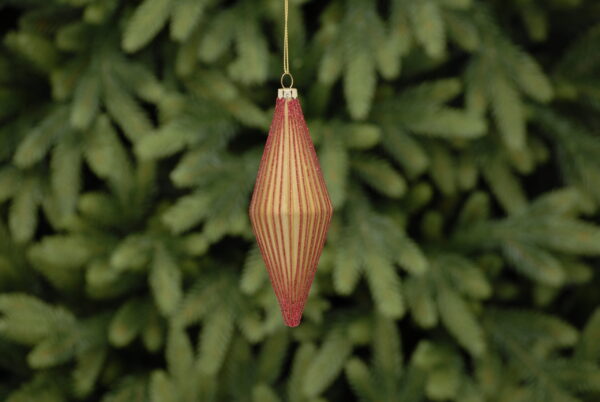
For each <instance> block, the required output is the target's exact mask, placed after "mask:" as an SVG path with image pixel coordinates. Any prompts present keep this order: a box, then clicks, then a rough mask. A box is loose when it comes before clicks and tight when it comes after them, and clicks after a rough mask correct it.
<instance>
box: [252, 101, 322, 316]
mask: <svg viewBox="0 0 600 402" xmlns="http://www.w3.org/2000/svg"><path fill="white" fill-rule="evenodd" d="M332 214H333V208H332V206H331V200H330V199H329V195H328V194H327V188H326V187H325V180H324V179H323V174H322V173H321V168H320V167H319V161H318V159H317V154H316V153H315V149H314V146H313V143H312V141H311V139H310V134H309V132H308V127H307V126H306V122H305V121H304V116H303V114H302V109H301V107H300V102H299V101H298V99H296V92H295V90H293V89H292V90H290V89H287V90H280V96H279V98H278V99H277V105H276V107H275V115H274V117H273V122H272V123H271V129H270V130H269V137H268V138H267V144H266V145H265V151H264V153H263V156H262V160H261V162H260V167H259V169H258V176H257V178H256V185H255V187H254V194H253V195H252V202H251V204H250V220H251V222H252V228H253V230H254V234H255V236H256V240H257V242H258V246H259V248H260V252H261V254H262V256H263V259H264V261H265V264H266V266H267V270H268V272H269V276H270V278H271V284H272V285H273V290H274V291H275V295H276V296H277V299H278V300H279V305H280V307H281V313H282V315H283V319H284V322H285V324H286V325H288V326H290V327H295V326H297V325H298V324H299V323H300V319H301V318H302V311H303V310H304V304H305V303H306V299H307V298H308V292H309V291H310V286H311V284H312V281H313V279H314V276H315V272H316V269H317V264H318V263H319V257H320V256H321V251H322V250H323V245H324V243H325V237H326V235H327V229H328V228H329V222H330V221H331V215H332Z"/></svg>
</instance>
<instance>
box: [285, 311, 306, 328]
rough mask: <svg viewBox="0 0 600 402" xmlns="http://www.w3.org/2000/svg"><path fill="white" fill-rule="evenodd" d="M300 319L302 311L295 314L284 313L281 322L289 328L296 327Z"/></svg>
mask: <svg viewBox="0 0 600 402" xmlns="http://www.w3.org/2000/svg"><path fill="white" fill-rule="evenodd" d="M300 321H302V313H297V314H285V315H284V316H283V322H284V324H285V325H287V326H288V327H290V328H294V327H297V326H298V325H300Z"/></svg>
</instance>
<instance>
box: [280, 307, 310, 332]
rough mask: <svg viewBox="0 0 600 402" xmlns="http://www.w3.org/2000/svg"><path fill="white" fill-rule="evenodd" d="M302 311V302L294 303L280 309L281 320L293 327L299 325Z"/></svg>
mask: <svg viewBox="0 0 600 402" xmlns="http://www.w3.org/2000/svg"><path fill="white" fill-rule="evenodd" d="M303 311H304V303H294V304H292V305H289V306H288V307H287V308H285V307H284V308H282V309H281V315H282V316H283V322H284V324H285V325H287V326H288V327H291V328H294V327H297V326H298V325H300V322H301V321H302V312H303Z"/></svg>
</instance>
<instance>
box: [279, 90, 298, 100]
mask: <svg viewBox="0 0 600 402" xmlns="http://www.w3.org/2000/svg"><path fill="white" fill-rule="evenodd" d="M277 97H278V98H279V99H297V98H298V90H297V89H296V88H279V90H277Z"/></svg>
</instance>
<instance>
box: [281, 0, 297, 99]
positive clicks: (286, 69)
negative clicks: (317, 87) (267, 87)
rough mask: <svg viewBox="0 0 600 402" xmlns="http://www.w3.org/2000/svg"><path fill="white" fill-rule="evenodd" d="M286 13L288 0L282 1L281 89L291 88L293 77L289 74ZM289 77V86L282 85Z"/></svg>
mask: <svg viewBox="0 0 600 402" xmlns="http://www.w3.org/2000/svg"><path fill="white" fill-rule="evenodd" d="M288 12H289V5H288V0H283V74H282V75H281V80H280V81H281V87H282V88H291V87H293V86H294V77H292V74H291V73H290V55H289V45H288ZM286 76H288V77H290V86H289V87H286V86H285V84H284V83H283V80H284V79H285V77H286Z"/></svg>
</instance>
